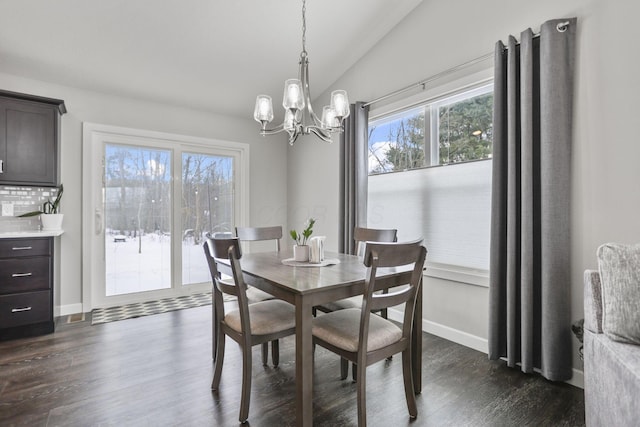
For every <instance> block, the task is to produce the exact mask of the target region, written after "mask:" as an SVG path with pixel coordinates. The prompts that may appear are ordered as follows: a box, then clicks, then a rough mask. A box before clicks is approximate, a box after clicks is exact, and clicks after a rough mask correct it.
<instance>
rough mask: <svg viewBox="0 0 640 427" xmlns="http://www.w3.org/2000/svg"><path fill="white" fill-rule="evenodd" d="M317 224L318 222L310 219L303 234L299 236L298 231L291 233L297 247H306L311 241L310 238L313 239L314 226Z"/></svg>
mask: <svg viewBox="0 0 640 427" xmlns="http://www.w3.org/2000/svg"><path fill="white" fill-rule="evenodd" d="M315 223H316V220H315V219H314V218H309V221H308V222H307V228H305V229H304V230H302V233H301V234H298V232H297V231H296V230H291V231H289V235H290V236H291V238H292V239H293V241H294V242H296V245H298V246H304V245H306V244H307V240H309V237H311V235H312V234H313V225H314V224H315Z"/></svg>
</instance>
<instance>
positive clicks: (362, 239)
mask: <svg viewBox="0 0 640 427" xmlns="http://www.w3.org/2000/svg"><path fill="white" fill-rule="evenodd" d="M353 240H355V242H356V255H358V256H362V255H363V254H364V252H365V247H366V242H396V241H397V240H398V230H396V229H378V228H364V227H355V228H354V229H353Z"/></svg>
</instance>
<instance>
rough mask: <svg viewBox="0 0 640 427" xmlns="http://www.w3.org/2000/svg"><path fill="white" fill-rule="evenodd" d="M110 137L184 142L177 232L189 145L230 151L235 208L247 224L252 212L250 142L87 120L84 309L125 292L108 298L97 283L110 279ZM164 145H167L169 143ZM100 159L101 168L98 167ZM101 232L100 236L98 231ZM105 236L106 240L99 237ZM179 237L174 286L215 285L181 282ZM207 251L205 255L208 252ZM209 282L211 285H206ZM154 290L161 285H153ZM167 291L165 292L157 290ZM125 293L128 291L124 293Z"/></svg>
mask: <svg viewBox="0 0 640 427" xmlns="http://www.w3.org/2000/svg"><path fill="white" fill-rule="evenodd" d="M105 142H114V143H126V144H129V145H136V144H137V143H140V144H142V145H150V144H154V143H155V144H156V146H157V144H158V143H163V144H164V143H167V144H168V145H174V147H175V146H178V147H179V148H178V150H176V149H172V151H173V154H172V155H173V160H172V173H173V174H174V175H173V176H174V178H173V186H172V188H173V189H172V200H173V209H174V213H173V215H172V217H173V220H172V235H175V233H173V230H181V229H182V227H181V225H182V216H181V215H180V214H179V212H180V209H181V197H178V196H179V194H180V192H181V188H182V179H181V175H180V174H179V173H178V174H176V172H177V171H179V170H181V159H182V152H183V151H194V150H199V149H202V150H205V152H206V151H210V150H211V149H214V150H216V151H218V152H219V153H226V154H228V155H230V156H233V157H234V158H235V159H236V160H237V164H236V165H234V174H235V177H234V179H235V195H234V204H235V206H234V211H235V221H236V223H237V224H246V223H247V222H248V221H247V220H248V218H249V176H250V173H249V144H246V143H239V142H231V141H223V140H216V139H209V138H201V137H194V136H186V135H179V134H171V133H165V132H158V131H149V130H143V129H134V128H125V127H119V126H111V125H102V124H97V123H90V122H83V124H82V147H83V150H82V153H83V154H82V165H83V168H82V178H83V181H82V247H83V250H82V311H83V312H89V311H91V310H93V309H94V308H100V307H107V306H109V305H114V304H115V305H117V304H118V302H119V301H124V298H122V299H120V298H117V297H109V303H108V304H105V301H104V299H105V298H106V297H105V296H97V295H94V286H93V284H94V283H96V281H102V282H104V268H105V266H104V259H105V254H104V229H105V226H104V208H103V207H104V200H103V199H104V195H103V192H102V191H96V189H98V188H100V189H101V188H102V180H103V177H104V160H103V157H102V156H103V152H104V151H103V147H104V143H105ZM163 148H164V147H163ZM96 164H99V165H101V168H95V167H94V165H96ZM96 236H100V237H96ZM100 241H101V242H102V245H100V244H99V243H98V242H100ZM179 243H180V242H176V241H175V239H174V241H173V242H172V256H171V260H172V286H171V288H170V290H171V291H174V292H175V289H178V288H179V289H180V291H179V292H180V293H181V294H183V295H188V294H191V293H195V292H202V291H203V289H207V290H208V289H209V286H210V283H209V284H204V285H203V286H200V285H189V286H182V285H180V286H179V287H178V286H177V285H176V283H181V277H182V260H181V257H178V256H176V251H177V250H179V249H176V247H177V245H178V244H179ZM203 256H204V255H203ZM206 285H208V286H206ZM153 292H154V293H155V292H156V291H153ZM156 294H157V295H161V294H162V292H160V293H156ZM150 295H151V294H150V293H147V292H143V293H140V294H129V295H128V298H127V302H139V301H145V300H148V299H149V298H148V297H149V296H150ZM123 297H124V296H123Z"/></svg>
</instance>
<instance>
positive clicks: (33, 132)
mask: <svg viewBox="0 0 640 427" xmlns="http://www.w3.org/2000/svg"><path fill="white" fill-rule="evenodd" d="M65 112H66V107H65V105H64V101H62V100H59V99H52V98H44V97H39V96H34V95H27V94H21V93H15V92H7V91H1V90H0V184H2V185H27V186H44V187H55V186H57V185H58V150H59V139H60V117H61V116H62V114H64V113H65Z"/></svg>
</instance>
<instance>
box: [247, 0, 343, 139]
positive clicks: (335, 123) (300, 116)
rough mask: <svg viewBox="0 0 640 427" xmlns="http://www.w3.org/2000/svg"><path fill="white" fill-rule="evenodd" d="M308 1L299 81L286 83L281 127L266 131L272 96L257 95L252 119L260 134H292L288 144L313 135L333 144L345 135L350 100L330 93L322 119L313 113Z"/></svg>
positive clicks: (340, 94)
mask: <svg viewBox="0 0 640 427" xmlns="http://www.w3.org/2000/svg"><path fill="white" fill-rule="evenodd" d="M305 13H306V0H303V1H302V52H300V63H299V65H300V67H299V70H298V78H297V79H288V80H287V81H285V82H284V96H283V99H282V106H283V107H284V109H285V114H284V121H283V122H282V124H281V125H279V126H277V127H275V128H273V129H267V125H268V124H269V123H270V122H271V121H272V120H273V103H272V102H271V97H270V96H269V95H258V97H257V98H256V107H255V110H254V112H253V118H254V119H255V120H256V121H257V122H258V123H260V126H261V129H260V134H261V135H263V136H264V135H274V134H276V133H280V132H287V133H288V134H289V144H290V145H293V143H294V142H296V139H298V137H299V136H300V135H309V134H311V133H313V134H314V135H316V136H317V137H318V138H320V139H322V140H323V141H326V142H331V134H332V133H336V132H338V133H339V132H342V129H343V122H344V119H345V118H346V117H347V116H349V99H348V98H347V92H346V91H344V90H334V91H333V92H331V104H330V105H327V106H325V107H323V108H322V116H321V118H320V119H318V116H317V115H316V114H315V113H314V112H313V107H312V106H311V94H310V93H309V59H308V55H307V50H306V46H305V45H306V32H307V21H306V17H305Z"/></svg>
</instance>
